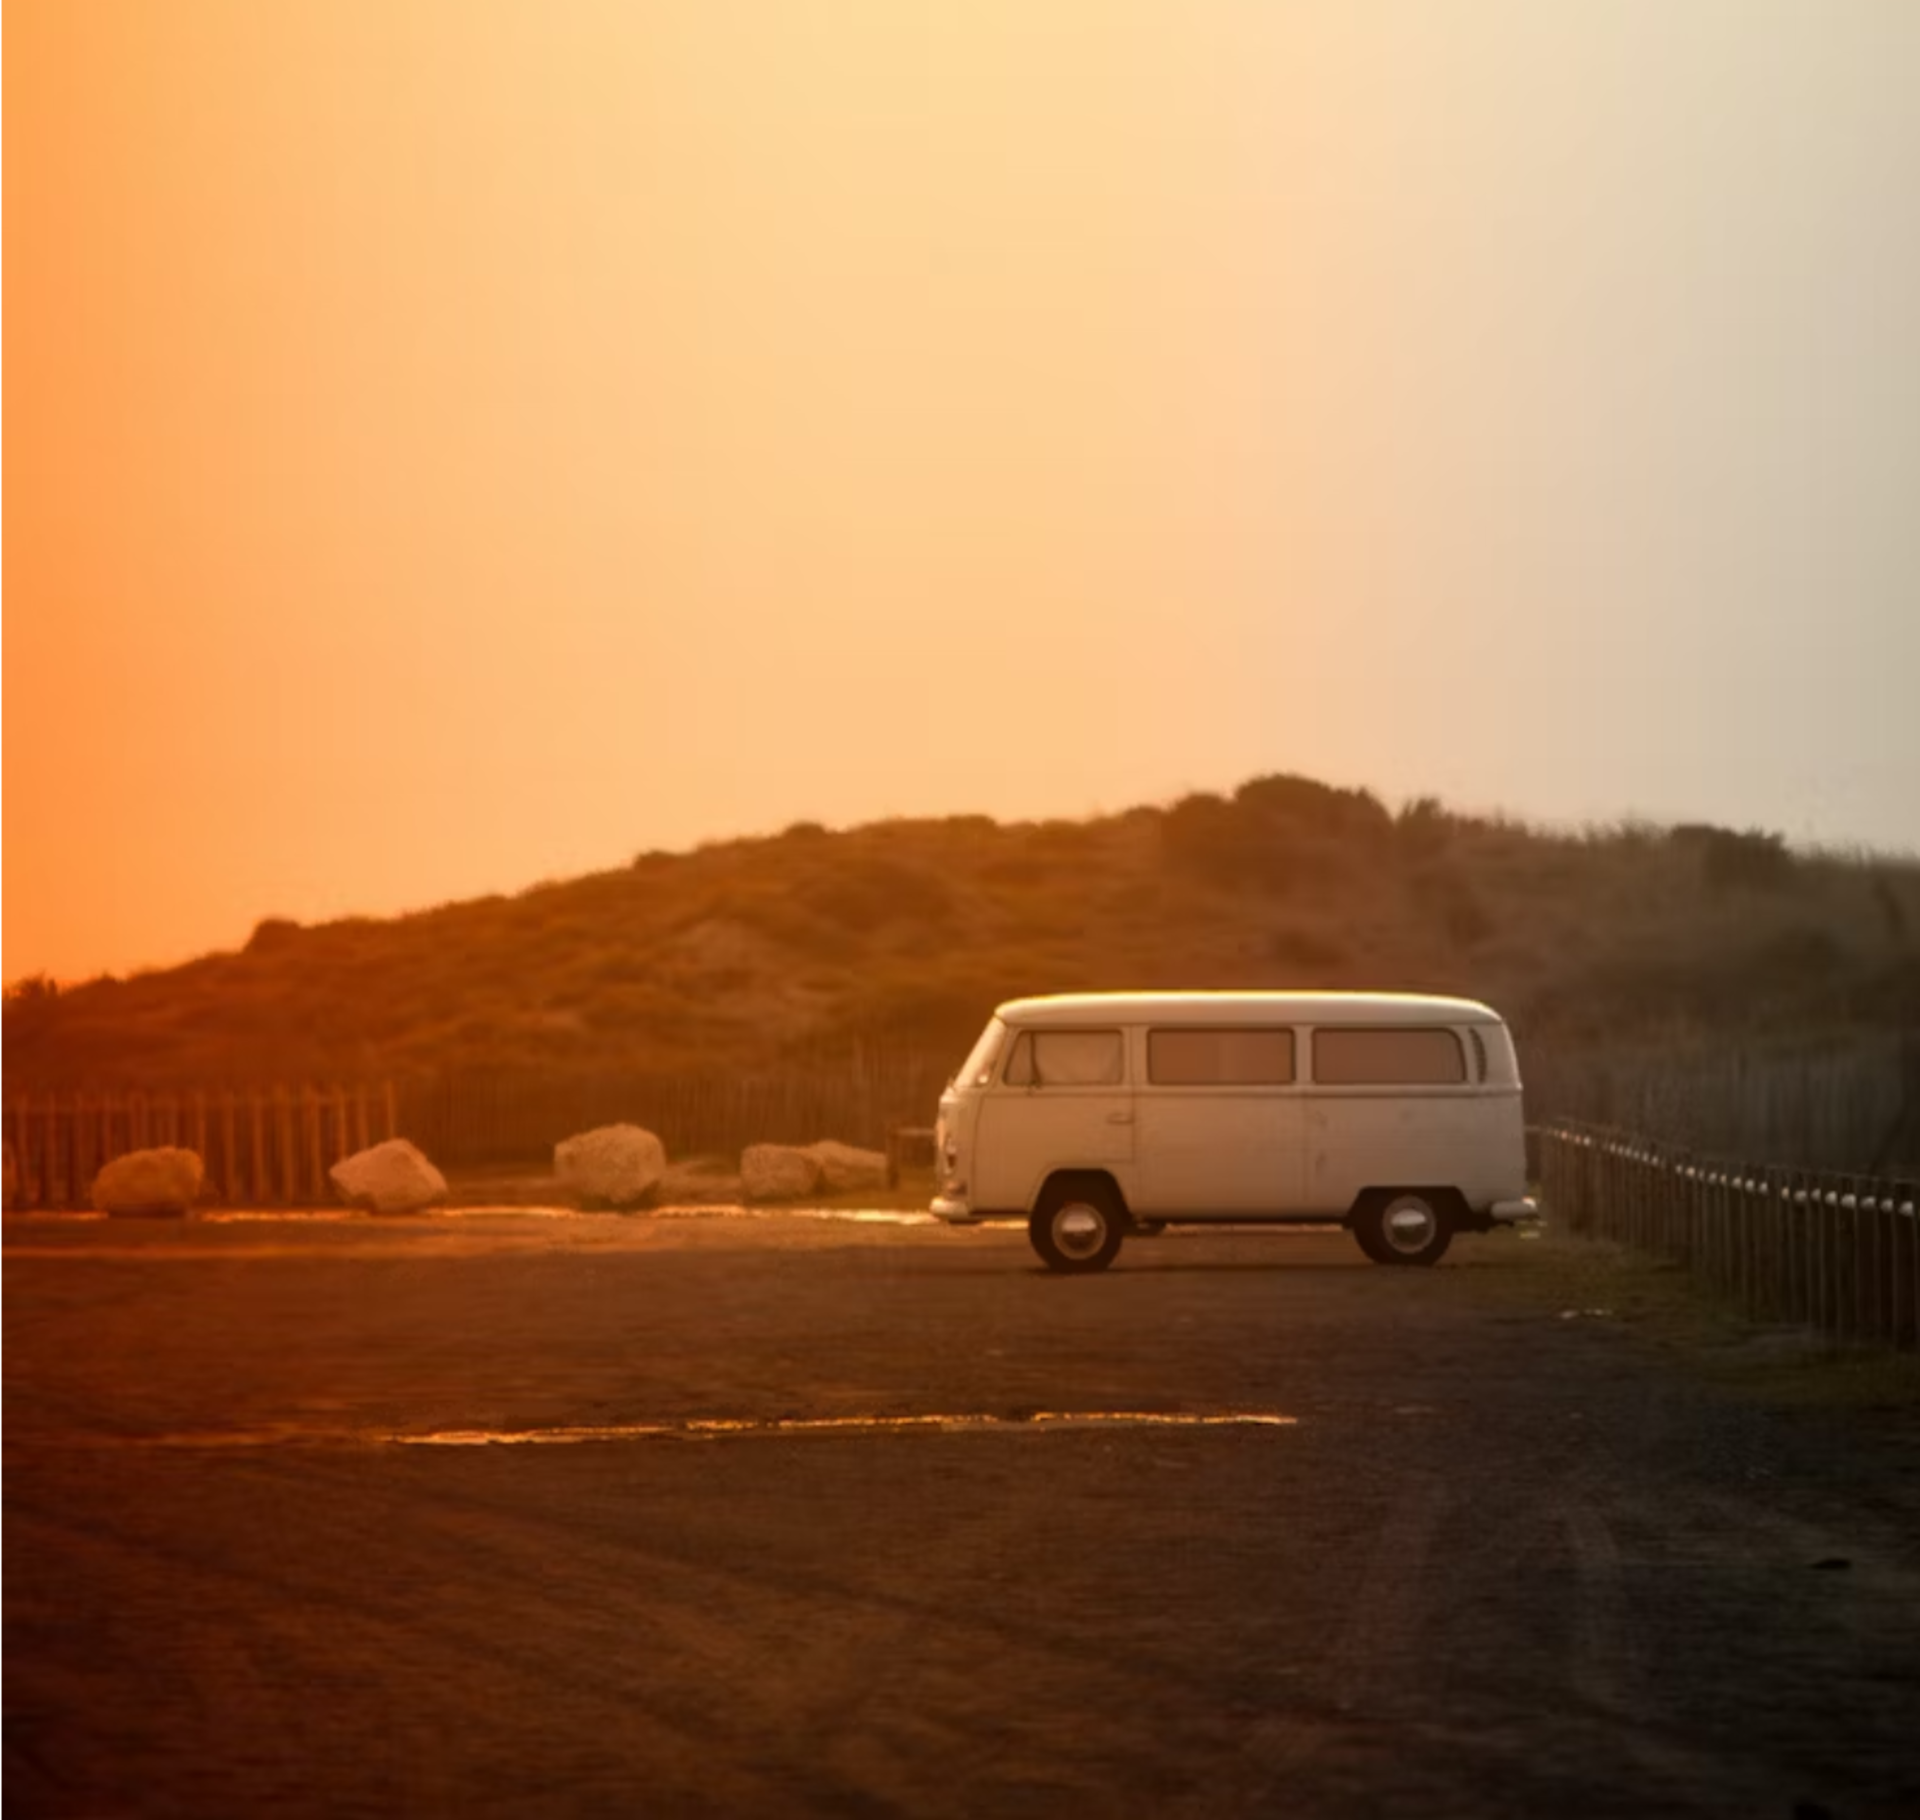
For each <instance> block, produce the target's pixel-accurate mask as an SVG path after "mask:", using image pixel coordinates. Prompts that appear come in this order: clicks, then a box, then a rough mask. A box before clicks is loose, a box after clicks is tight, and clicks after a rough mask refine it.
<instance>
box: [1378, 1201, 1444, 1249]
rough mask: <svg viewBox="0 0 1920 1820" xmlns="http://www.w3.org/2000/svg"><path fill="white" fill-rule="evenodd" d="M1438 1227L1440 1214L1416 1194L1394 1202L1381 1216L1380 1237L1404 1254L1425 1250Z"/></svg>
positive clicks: (1431, 1241)
mask: <svg viewBox="0 0 1920 1820" xmlns="http://www.w3.org/2000/svg"><path fill="white" fill-rule="evenodd" d="M1439 1230H1440V1218H1439V1215H1438V1214H1436V1213H1435V1212H1434V1210H1433V1209H1432V1207H1431V1206H1429V1205H1428V1204H1427V1203H1426V1202H1425V1201H1423V1200H1421V1199H1419V1198H1418V1197H1417V1196H1415V1195H1408V1196H1407V1197H1406V1199H1405V1200H1400V1201H1395V1202H1394V1203H1393V1204H1392V1205H1391V1206H1390V1207H1389V1208H1388V1209H1387V1210H1386V1212H1385V1213H1384V1214H1383V1215H1382V1216H1381V1219H1380V1231H1381V1234H1382V1236H1383V1237H1384V1238H1385V1239H1386V1241H1387V1243H1388V1244H1389V1245H1390V1246H1391V1247H1392V1248H1393V1249H1394V1250H1395V1251H1397V1252H1399V1253H1400V1254H1401V1255H1402V1256H1404V1257H1411V1256H1413V1255H1414V1253H1416V1252H1420V1251H1424V1250H1426V1248H1427V1247H1428V1246H1429V1245H1431V1244H1432V1243H1433V1239H1434V1234H1435V1233H1437V1232H1438V1231H1439Z"/></svg>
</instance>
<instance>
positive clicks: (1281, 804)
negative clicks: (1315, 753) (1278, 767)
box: [1233, 772, 1393, 840]
mask: <svg viewBox="0 0 1920 1820" xmlns="http://www.w3.org/2000/svg"><path fill="white" fill-rule="evenodd" d="M1233 801H1234V806H1235V807H1236V808H1238V809H1239V810H1241V811H1242V813H1244V814H1247V815H1251V816H1253V817H1255V818H1256V819H1257V820H1259V821H1261V822H1263V823H1265V824H1267V825H1268V826H1269V827H1270V828H1273V829H1275V830H1280V829H1300V830H1310V831H1313V832H1316V833H1320V834H1325V835H1328V836H1331V837H1332V838H1334V839H1337V840H1353V839H1360V840H1370V839H1373V838H1376V837H1378V836H1380V835H1384V834H1386V833H1387V832H1388V831H1389V830H1390V829H1391V827H1392V825H1393V822H1392V818H1391V817H1390V816H1389V815H1388V814H1387V810H1386V805H1385V804H1384V803H1382V802H1381V800H1380V799H1379V797H1377V796H1375V795H1374V793H1373V792H1372V791H1371V790H1343V789H1340V788H1338V787H1337V786H1335V785H1333V784H1323V783H1321V782H1320V781H1319V780H1318V779H1317V778H1311V777H1296V776H1294V775H1293V774H1291V773H1290V772H1277V773H1275V774H1274V775H1273V776H1270V777H1255V778H1250V779H1249V780H1248V781H1247V782H1246V783H1244V784H1242V785H1241V786H1240V788H1239V789H1237V790H1236V791H1234V793H1233Z"/></svg>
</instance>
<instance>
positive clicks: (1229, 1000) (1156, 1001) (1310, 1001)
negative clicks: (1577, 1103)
mask: <svg viewBox="0 0 1920 1820" xmlns="http://www.w3.org/2000/svg"><path fill="white" fill-rule="evenodd" d="M995 1015H996V1016H997V1017H999V1018H1000V1019H1001V1020H1002V1021H1003V1022H1005V1023H1008V1024H1017V1025H1032V1024H1069V1025H1071V1024H1084V1023H1086V1022H1087V1021H1088V1020H1089V1019H1098V1020H1101V1021H1103V1022H1109V1023H1110V1022H1113V1021H1114V1020H1116V1019H1117V1020H1119V1021H1121V1022H1125V1023H1139V1022H1142V1021H1145V1020H1148V1019H1153V1020H1161V1019H1164V1020H1167V1021H1169V1022H1173V1021H1177V1022H1180V1023H1184V1024H1259V1023H1263V1022H1273V1021H1276V1020H1277V1021H1280V1022H1283V1023H1289V1024H1389V1025H1391V1024H1498V1023H1500V1022H1501V1021H1502V1020H1501V1017H1500V1014H1499V1013H1498V1012H1497V1011H1495V1010H1493V1009H1492V1007H1491V1006H1488V1005H1483V1004H1481V1003H1480V1001H1479V1000H1478V999H1470V998H1436V997H1434V996H1433V995H1432V994H1430V993H1425V992H1062V993H1056V994H1054V995H1052V996H1050V997H1046V998H1016V999H1009V1000H1008V1001H1007V1002H1006V1003H1005V1004H1004V1005H1002V1006H1000V1007H999V1009H998V1010H997V1011H996V1013H995Z"/></svg>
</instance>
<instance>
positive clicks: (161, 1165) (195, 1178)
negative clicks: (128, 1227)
mask: <svg viewBox="0 0 1920 1820" xmlns="http://www.w3.org/2000/svg"><path fill="white" fill-rule="evenodd" d="M205 1174H206V1166H205V1165H204V1164H203V1163H202V1162H201V1161H200V1157H199V1154H198V1152H196V1151H192V1150H181V1149H177V1148H175V1147H174V1146H173V1145H170V1144H169V1145H163V1146H162V1147H161V1148H159V1149H157V1150H135V1151H132V1152H130V1153H129V1154H128V1155H126V1156H117V1157H115V1158H114V1159H113V1161H112V1162H111V1163H109V1164H108V1165H107V1166H106V1167H105V1168H104V1169H102V1170H101V1171H100V1173H99V1174H98V1175H97V1176H95V1177H94V1178H93V1204H94V1206H96V1207H97V1208H99V1210H100V1211H101V1212H102V1213H122V1214H139V1213H147V1214H183V1213H185V1212H186V1211H187V1210H188V1208H190V1207H191V1206H192V1205H193V1203H194V1201H195V1199H196V1198H197V1197H198V1196H199V1193H200V1183H201V1179H202V1178H203V1176H204V1175H205Z"/></svg>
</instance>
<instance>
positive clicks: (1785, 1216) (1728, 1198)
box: [1534, 1121, 1920, 1350]
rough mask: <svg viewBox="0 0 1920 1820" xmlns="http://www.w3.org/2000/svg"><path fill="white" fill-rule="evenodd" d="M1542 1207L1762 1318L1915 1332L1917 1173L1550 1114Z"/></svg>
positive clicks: (1887, 1342)
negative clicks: (1716, 1144) (1706, 1150)
mask: <svg viewBox="0 0 1920 1820" xmlns="http://www.w3.org/2000/svg"><path fill="white" fill-rule="evenodd" d="M1534 1135H1535V1138H1536V1141H1537V1144H1538V1153H1539V1159H1540V1183H1541V1195H1542V1198H1543V1199H1544V1201H1545V1203H1546V1211H1547V1214H1548V1217H1549V1218H1558V1219H1564V1220H1565V1221H1566V1222H1567V1224H1568V1225H1569V1227H1570V1228H1571V1229H1572V1230H1573V1231H1575V1232H1578V1233H1582V1234H1585V1235H1587V1236H1590V1237H1594V1238H1603V1239H1612V1240H1614V1241H1616V1242H1618V1243H1620V1244H1623V1245H1629V1246H1632V1247H1633V1248H1634V1249H1635V1250H1638V1251H1645V1252H1650V1253H1652V1254H1654V1255H1656V1256H1659V1257H1664V1258H1670V1259H1672V1260H1674V1261H1675V1262H1677V1263H1679V1264H1681V1265H1682V1266H1684V1267H1685V1268H1686V1269H1687V1270H1688V1271H1689V1272H1690V1273H1691V1274H1692V1276H1693V1277H1694V1278H1695V1279H1696V1280H1697V1281H1698V1282H1699V1283H1700V1284H1701V1285H1702V1286H1703V1287H1704V1288H1706V1289H1707V1290H1709V1291H1710V1292H1712V1293H1714V1294H1716V1295H1720V1296H1723V1297H1725V1298H1726V1299H1728V1300H1730V1301H1732V1302H1735V1303H1737V1304H1738V1306H1739V1307H1740V1308H1741V1309H1742V1311H1743V1312H1745V1313H1746V1314H1748V1315H1749V1316H1751V1317H1753V1318H1754V1319H1757V1320H1767V1321H1781V1322H1791V1323H1795V1324H1798V1325H1802V1326H1807V1327H1811V1328H1812V1329H1814V1330H1815V1331H1816V1332H1818V1333H1820V1334H1822V1335H1825V1336H1826V1337H1828V1338H1830V1339H1833V1340H1836V1341H1839V1342H1841V1343H1843V1344H1861V1345H1880V1346H1894V1347H1899V1348H1902V1349H1907V1350H1911V1349H1913V1348H1914V1347H1915V1345H1916V1344H1917V1343H1920V1341H1917V1339H1916V1309H1920V1218H1917V1217H1916V1212H1915V1208H1916V1204H1917V1203H1920V1184H1916V1183H1915V1182H1913V1181H1910V1180H1906V1179H1904V1178H1889V1177H1873V1176H1858V1175H1837V1174H1831V1173H1828V1172H1825V1171H1821V1170H1812V1169H1788V1168H1782V1167H1779V1166H1776V1165H1769V1164H1764V1163H1747V1162H1739V1161H1735V1160H1730V1159H1727V1158H1721V1157H1708V1156H1700V1155H1696V1154H1695V1153H1693V1152H1691V1151H1688V1150H1683V1149H1680V1148H1678V1147H1676V1146H1674V1145H1670V1144H1659V1143H1654V1142H1651V1141H1650V1140H1647V1139H1645V1138H1639V1137H1635V1136H1634V1135H1632V1134H1630V1133H1626V1132H1619V1131H1610V1130H1606V1129H1604V1128H1601V1127H1596V1126H1587V1125H1577V1124H1572V1123H1569V1122H1564V1121H1562V1122H1555V1123H1552V1124H1548V1125H1543V1126H1541V1127H1540V1128H1539V1129H1538V1131H1537V1132H1536V1133H1535V1134H1534Z"/></svg>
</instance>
